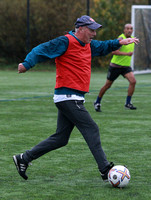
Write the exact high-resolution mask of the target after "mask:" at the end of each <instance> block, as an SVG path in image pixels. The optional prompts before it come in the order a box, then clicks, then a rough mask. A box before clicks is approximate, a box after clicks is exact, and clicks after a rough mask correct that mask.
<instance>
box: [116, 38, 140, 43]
mask: <svg viewBox="0 0 151 200" xmlns="http://www.w3.org/2000/svg"><path fill="white" fill-rule="evenodd" d="M119 43H120V44H121V45H128V44H131V43H135V44H138V43H139V39H138V38H127V39H123V40H119Z"/></svg>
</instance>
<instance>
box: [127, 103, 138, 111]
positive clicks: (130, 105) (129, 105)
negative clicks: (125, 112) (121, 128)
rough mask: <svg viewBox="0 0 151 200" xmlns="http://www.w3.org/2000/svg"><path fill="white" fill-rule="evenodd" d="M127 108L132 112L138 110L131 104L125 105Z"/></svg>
mask: <svg viewBox="0 0 151 200" xmlns="http://www.w3.org/2000/svg"><path fill="white" fill-rule="evenodd" d="M125 108H126V109H130V110H136V109H137V108H136V107H134V106H133V104H131V103H129V104H125Z"/></svg>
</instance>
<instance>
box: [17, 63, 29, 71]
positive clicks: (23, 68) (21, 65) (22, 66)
mask: <svg viewBox="0 0 151 200" xmlns="http://www.w3.org/2000/svg"><path fill="white" fill-rule="evenodd" d="M26 71H27V69H26V68H25V67H24V65H23V64H22V63H20V64H19V65H18V73H24V72H26Z"/></svg>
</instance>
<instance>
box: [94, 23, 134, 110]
mask: <svg viewBox="0 0 151 200" xmlns="http://www.w3.org/2000/svg"><path fill="white" fill-rule="evenodd" d="M132 32H133V27H132V25H131V24H126V25H125V26H124V33H123V34H121V35H120V36H119V37H118V39H119V40H122V39H126V38H132V36H131V35H132ZM133 51H134V43H133V44H128V45H123V46H121V48H120V49H118V50H116V51H113V52H112V54H113V58H112V59H111V63H110V66H109V69H108V74H107V80H106V83H105V85H104V86H103V87H102V88H101V90H100V92H99V95H98V97H97V99H96V101H95V102H94V108H95V110H96V111H97V112H101V100H102V97H103V95H104V94H105V92H106V91H107V90H108V89H109V88H110V87H111V85H112V84H113V82H114V81H115V80H116V79H117V78H118V77H119V75H122V76H123V77H124V78H126V79H127V80H128V81H129V87H128V94H127V97H126V102H125V108H127V109H130V110H136V107H134V106H133V104H132V103H131V98H132V95H133V93H134V90H135V84H136V79H135V77H134V74H133V72H132V68H131V67H130V66H131V57H132V55H133Z"/></svg>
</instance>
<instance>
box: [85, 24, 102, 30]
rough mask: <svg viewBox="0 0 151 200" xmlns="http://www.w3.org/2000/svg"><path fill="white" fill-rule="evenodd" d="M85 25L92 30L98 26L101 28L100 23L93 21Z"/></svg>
mask: <svg viewBox="0 0 151 200" xmlns="http://www.w3.org/2000/svg"><path fill="white" fill-rule="evenodd" d="M87 27H88V28H90V29H92V30H96V29H98V28H101V27H102V25H101V24H98V23H96V22H94V23H93V24H90V25H87Z"/></svg>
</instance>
